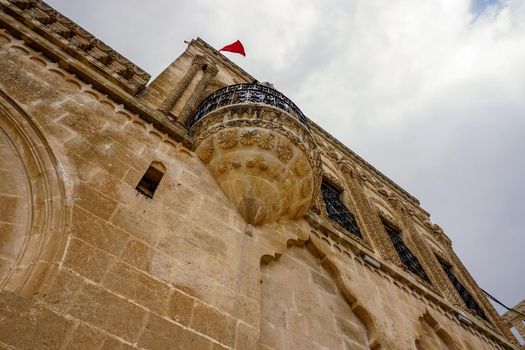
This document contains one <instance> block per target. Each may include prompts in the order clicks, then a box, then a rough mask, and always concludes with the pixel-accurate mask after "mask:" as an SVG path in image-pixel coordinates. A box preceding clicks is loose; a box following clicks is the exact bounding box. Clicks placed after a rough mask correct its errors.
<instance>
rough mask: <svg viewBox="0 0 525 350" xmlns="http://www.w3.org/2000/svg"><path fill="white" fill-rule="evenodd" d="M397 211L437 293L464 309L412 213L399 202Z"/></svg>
mask: <svg viewBox="0 0 525 350" xmlns="http://www.w3.org/2000/svg"><path fill="white" fill-rule="evenodd" d="M396 203H397V205H396V210H397V212H398V214H399V217H400V219H401V223H402V225H403V226H404V229H405V230H406V232H407V233H408V235H406V236H408V239H409V240H410V241H411V243H412V246H413V247H414V248H415V250H416V251H415V252H414V253H415V254H417V255H419V256H420V257H421V258H420V263H421V265H423V266H424V267H425V268H426V269H425V270H426V272H427V274H428V277H429V278H430V280H431V281H432V284H433V286H434V287H435V289H436V290H437V291H439V292H440V293H441V294H442V295H443V296H444V297H445V298H446V299H447V300H448V301H449V302H450V303H452V304H453V305H455V306H458V307H462V306H463V305H464V304H463V302H462V300H461V298H460V297H459V295H458V293H457V291H456V289H455V288H454V286H453V285H452V284H451V283H450V280H449V279H448V276H447V275H446V274H445V271H443V268H442V267H441V264H440V262H439V260H438V259H437V257H436V256H435V255H434V253H433V252H432V250H431V249H430V248H429V246H428V245H427V243H426V242H425V239H424V238H423V237H421V235H420V233H419V232H418V231H417V230H416V228H415V227H414V223H413V221H412V218H411V216H410V213H409V212H408V211H407V208H405V207H404V206H403V205H402V204H401V203H400V202H399V201H396Z"/></svg>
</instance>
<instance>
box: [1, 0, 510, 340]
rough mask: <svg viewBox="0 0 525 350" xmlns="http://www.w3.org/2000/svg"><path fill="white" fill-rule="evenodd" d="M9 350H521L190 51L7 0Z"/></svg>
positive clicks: (291, 127) (344, 171) (294, 138)
mask: <svg viewBox="0 0 525 350" xmlns="http://www.w3.org/2000/svg"><path fill="white" fill-rule="evenodd" d="M0 8H1V11H0V230H1V231H0V233H1V235H0V348H2V349H206V350H212V349H240V350H249V349H266V350H268V349H275V350H277V349H348V350H349V349H382V350H396V349H398V350H407V349H413V350H415V349H418V350H427V349H468V350H478V349H514V348H515V346H517V344H516V343H515V340H513V338H512V335H511V334H510V332H509V329H508V327H507V326H506V324H505V323H504V322H503V320H502V319H501V318H500V316H499V315H498V314H497V313H496V311H495V310H494V308H493V307H492V306H491V304H490V303H489V302H488V301H487V300H486V299H485V297H484V296H483V294H482V293H481V290H480V288H479V287H478V285H477V284H476V282H475V281H474V280H473V279H472V277H471V276H470V274H469V273H468V271H466V270H465V267H464V266H463V264H462V263H461V261H460V260H459V259H458V257H457V256H456V254H455V253H454V251H453V249H452V244H451V241H450V240H449V239H448V238H447V236H446V235H445V233H444V232H443V231H442V230H441V229H440V228H439V226H437V225H436V224H433V223H432V222H431V221H430V219H429V214H428V213H427V212H426V211H425V210H423V209H422V208H421V207H420V205H419V202H418V200H417V199H415V198H414V197H412V196H411V195H410V194H408V193H407V192H406V191H404V190H403V189H402V188H401V187H399V186H398V185H397V184H395V183H394V182H393V181H391V180H390V179H388V178H387V177H386V176H385V175H383V174H382V173H381V172H379V171H378V170H377V169H375V168H374V167H373V166H372V165H370V164H368V163H367V162H366V161H365V160H363V159H362V158H360V157H359V156H358V155H357V154H355V153H354V152H352V151H351V150H350V149H348V148H347V147H345V146H344V145H343V144H341V143H340V142H339V141H337V140H336V139H334V138H333V137H332V136H331V135H329V134H328V133H327V132H326V131H324V130H323V129H322V128H320V127H319V126H318V125H316V124H315V123H314V122H313V121H312V120H310V119H308V118H307V117H306V116H305V115H303V113H302V112H301V110H300V109H299V108H298V107H297V106H296V105H295V104H294V103H293V102H292V101H290V100H289V99H288V98H287V97H286V96H284V95H283V94H282V93H280V92H278V91H277V90H275V89H273V88H271V87H268V86H266V85H263V84H258V83H257V82H256V80H255V78H254V77H252V76H250V74H248V73H247V72H245V71H243V70H242V69H240V68H239V67H237V66H236V65H234V64H233V63H232V62H230V61H229V60H228V59H226V58H225V57H224V56H223V55H221V54H220V53H219V52H217V51H216V50H214V49H213V48H211V47H210V46H209V45H207V44H206V43H205V42H204V41H202V40H201V39H196V40H193V41H192V42H191V43H190V44H189V45H188V48H187V50H186V51H185V52H184V53H183V54H182V55H181V56H180V57H178V58H177V59H176V60H175V61H174V62H173V63H172V64H171V65H170V66H169V67H167V68H166V69H165V70H164V71H163V72H162V73H161V74H160V75H159V76H158V77H157V78H156V79H155V80H153V81H152V82H151V83H150V84H149V85H148V86H147V87H146V84H147V83H148V80H149V78H150V77H149V75H148V74H147V73H145V72H144V71H143V70H141V69H140V68H138V67H137V66H136V65H134V64H133V63H132V62H130V61H129V60H127V59H126V58H124V57H122V56H121V55H119V54H118V53H116V52H115V51H113V50H112V49H111V48H109V47H108V46H106V45H105V44H104V43H103V42H101V41H100V40H98V39H96V38H94V37H93V36H92V35H91V34H89V33H88V32H86V31H85V30H83V29H82V28H80V27H79V26H78V25H76V24H75V23H73V22H72V21H70V20H69V19H67V18H66V17H64V16H63V15H61V14H59V13H57V12H56V11H54V10H53V9H51V8H50V7H49V6H47V5H46V4H45V3H43V2H41V1H36V0H0Z"/></svg>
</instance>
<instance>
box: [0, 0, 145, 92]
mask: <svg viewBox="0 0 525 350" xmlns="http://www.w3.org/2000/svg"><path fill="white" fill-rule="evenodd" d="M0 7H1V8H2V11H4V12H5V13H7V14H9V15H10V16H12V17H14V18H16V19H17V20H18V21H20V22H22V23H24V24H25V25H26V26H28V27H30V28H32V29H33V31H35V32H37V33H38V34H39V35H41V36H43V37H45V38H46V39H47V40H49V41H51V42H52V43H54V44H55V45H57V46H58V47H60V48H61V49H62V50H64V51H65V52H67V53H68V54H69V55H71V56H73V57H75V58H76V59H78V60H80V61H81V62H82V63H84V64H86V65H88V66H90V67H91V68H92V69H95V70H96V71H98V72H100V73H102V74H103V75H104V76H105V77H106V78H107V79H109V80H111V81H112V82H114V83H115V84H117V85H119V86H120V87H121V88H123V89H124V90H126V91H127V92H129V93H130V94H132V95H135V94H136V93H138V92H139V91H140V90H141V89H143V88H144V86H146V83H147V82H148V80H149V78H150V76H149V74H148V73H146V72H145V71H143V70H142V69H140V68H139V67H138V66H136V65H135V64H133V63H131V62H130V61H129V60H127V59H126V58H125V57H123V56H122V55H120V54H118V53H117V52H115V51H114V50H112V49H111V48H110V47H109V46H107V45H106V44H104V43H103V42H102V41H100V40H98V39H97V38H95V37H94V36H93V35H91V34H90V33H88V32H87V31H85V30H84V29H82V28H81V27H79V26H78V25H77V24H75V23H74V22H73V21H71V20H70V19H69V18H67V17H65V16H63V15H62V14H60V13H58V12H57V11H55V10H54V9H52V8H51V7H49V6H48V5H47V4H46V3H44V2H43V1H39V0H2V1H1V2H0Z"/></svg>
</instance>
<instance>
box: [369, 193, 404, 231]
mask: <svg viewBox="0 0 525 350" xmlns="http://www.w3.org/2000/svg"><path fill="white" fill-rule="evenodd" d="M368 200H369V201H370V204H371V205H372V208H374V209H375V211H376V212H377V215H379V217H380V218H381V220H382V221H383V222H385V223H387V224H389V225H391V226H393V227H395V228H396V229H398V230H399V231H401V230H400V228H401V225H400V223H399V222H398V220H397V219H396V215H394V211H393V210H392V209H391V208H390V207H389V206H388V205H387V204H386V203H384V201H383V200H380V199H378V198H375V197H369V199H368Z"/></svg>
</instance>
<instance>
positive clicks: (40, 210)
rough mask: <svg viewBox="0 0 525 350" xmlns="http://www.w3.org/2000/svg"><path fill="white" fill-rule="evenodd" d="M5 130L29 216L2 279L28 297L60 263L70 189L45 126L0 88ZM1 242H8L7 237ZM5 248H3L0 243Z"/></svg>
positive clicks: (0, 284)
mask: <svg viewBox="0 0 525 350" xmlns="http://www.w3.org/2000/svg"><path fill="white" fill-rule="evenodd" d="M0 131H1V132H2V133H3V134H4V135H5V137H6V139H7V140H8V143H9V144H10V145H11V148H12V150H13V152H14V153H13V154H18V155H19V157H18V158H16V157H15V158H14V159H17V161H18V162H20V163H21V164H22V165H23V167H22V168H23V170H22V171H21V173H19V174H17V175H18V181H21V182H25V183H26V187H27V189H28V193H29V194H30V195H29V197H28V198H29V201H28V203H27V206H28V213H29V215H28V216H27V217H26V218H24V220H23V221H24V222H23V226H24V227H25V231H23V232H18V233H17V234H16V235H17V236H18V237H10V238H13V239H17V240H21V241H23V243H22V244H19V245H17V247H16V249H11V251H10V253H11V254H12V256H13V257H14V259H13V261H12V264H11V266H10V267H9V273H8V274H7V275H5V276H4V278H2V279H0V290H1V289H5V290H8V291H10V292H13V293H15V294H18V295H20V296H24V297H31V296H33V295H34V294H37V293H38V292H39V291H40V290H41V288H42V287H43V283H44V281H45V280H47V279H48V277H49V275H50V274H52V273H53V272H54V270H55V268H56V266H57V265H58V261H59V260H60V259H61V257H62V255H63V252H64V249H65V246H66V234H65V229H66V222H67V220H68V217H69V215H68V213H69V211H68V208H67V205H66V188H65V186H64V182H63V179H62V178H63V177H64V176H65V174H61V171H62V170H63V168H62V167H61V165H60V163H59V162H58V160H57V159H56V157H55V156H54V154H53V152H52V151H51V147H50V145H49V143H48V142H47V140H46V138H45V137H44V135H43V133H42V131H41V130H40V127H39V126H38V125H37V124H36V123H35V121H34V120H33V119H32V118H31V117H30V116H28V115H27V114H26V113H25V112H24V111H23V109H22V108H21V107H20V106H19V105H18V104H17V103H16V102H15V101H14V100H13V99H11V98H10V97H8V95H7V94H6V93H5V92H4V91H2V90H0ZM2 245H5V246H9V245H10V243H9V242H6V240H4V241H3V242H2ZM0 248H2V247H0Z"/></svg>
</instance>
